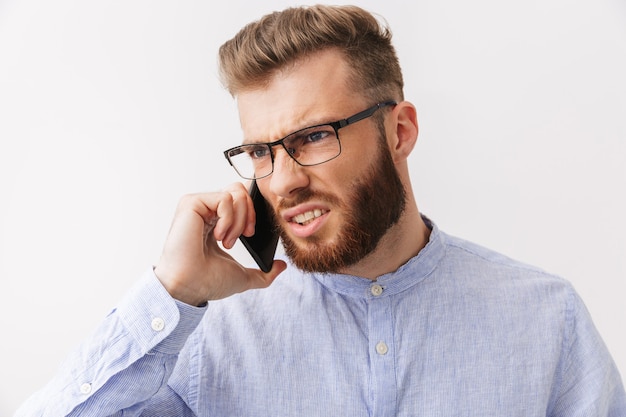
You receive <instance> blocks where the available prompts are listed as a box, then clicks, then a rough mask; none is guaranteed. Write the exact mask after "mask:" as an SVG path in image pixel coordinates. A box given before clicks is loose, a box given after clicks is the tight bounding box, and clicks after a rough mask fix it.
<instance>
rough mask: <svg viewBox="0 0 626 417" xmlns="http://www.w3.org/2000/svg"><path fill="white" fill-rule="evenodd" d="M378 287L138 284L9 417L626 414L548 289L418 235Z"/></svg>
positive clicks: (598, 353)
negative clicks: (416, 244)
mask: <svg viewBox="0 0 626 417" xmlns="http://www.w3.org/2000/svg"><path fill="white" fill-rule="evenodd" d="M432 227H433V230H432V233H431V237H430V241H429V243H428V245H427V246H426V247H425V248H424V249H423V250H422V251H421V252H420V253H419V255H418V256H416V257H415V258H413V259H411V260H410V261H409V262H408V263H406V264H405V265H403V266H402V267H400V268H399V269H398V270H397V271H395V272H393V273H390V274H387V275H384V276H381V277H380V278H379V279H378V280H377V281H376V282H372V281H369V280H366V279H362V278H357V277H353V276H346V275H334V274H303V273H301V272H299V271H298V270H296V269H295V268H293V267H291V268H289V269H288V271H287V272H285V273H283V274H282V275H280V276H279V278H278V279H277V280H276V281H275V282H274V283H273V284H272V285H271V286H270V288H268V289H264V290H254V291H248V292H245V293H242V294H239V295H236V296H233V297H230V298H228V299H226V300H222V301H217V302H210V303H209V305H208V307H206V308H195V307H190V306H187V305H184V304H182V303H179V302H176V301H175V300H173V299H172V298H171V297H170V296H169V295H168V293H167V292H166V291H165V290H164V288H163V287H162V286H161V285H160V283H159V282H158V280H157V279H156V277H154V275H153V274H152V271H149V272H148V273H147V274H146V276H145V277H144V278H143V279H142V280H141V281H140V282H139V283H138V284H137V286H135V287H134V289H133V290H132V291H131V292H130V293H129V294H128V296H127V297H126V298H125V299H124V300H123V301H122V302H121V303H120V304H119V306H118V307H117V309H116V310H114V311H113V312H112V313H111V314H110V315H109V316H108V317H107V318H106V319H105V321H104V323H103V324H102V325H101V327H100V328H99V329H98V331H97V332H96V333H95V335H94V336H93V338H91V339H90V340H88V341H86V342H85V343H84V345H83V346H81V347H80V349H79V350H78V351H77V352H76V353H75V354H73V355H72V356H71V357H70V358H69V359H68V361H67V362H66V364H65V365H64V366H63V367H62V368H61V370H60V371H59V373H58V375H57V376H56V378H55V379H54V380H53V381H51V382H50V383H49V384H48V385H47V386H46V387H45V388H44V389H43V390H41V391H40V392H38V393H37V394H35V395H34V396H33V397H32V398H31V399H30V400H29V401H28V402H27V403H25V404H24V405H23V408H22V409H21V411H18V413H17V414H16V415H17V416H29V417H33V416H54V417H59V416H66V415H68V416H81V417H86V416H112V415H114V416H155V417H156V416H158V417H167V416H203V417H204V416H211V417H217V416H220V417H224V416H246V417H253V416H293V417H296V416H324V417H328V416H359V417H362V416H376V417H384V416H389V417H391V416H428V417H439V416H442V417H443V416H458V417H470V416H476V417H486V416H494V417H496V416H497V417H503V416H507V417H512V416H519V417H522V416H523V417H529V416H563V417H575V416H586V417H591V416H611V417H625V416H626V394H625V393H624V388H623V385H622V382H621V380H620V376H619V374H618V371H617V369H616V367H615V364H614V363H613V361H612V359H611V357H610V355H609V352H608V351H607V349H606V347H605V345H604V343H603V342H602V340H601V338H600V336H599V335H598V333H597V331H596V329H595V328H594V325H593V324H592V321H591V319H590V317H589V315H588V313H587V311H586V309H585V307H584V305H583V303H582V302H581V300H580V299H579V297H578V295H577V294H576V293H575V291H574V290H573V289H572V287H571V286H570V284H569V283H568V282H566V281H564V280H563V279H561V278H558V277H555V276H553V275H550V274H547V273H545V272H543V271H541V270H539V269H536V268H533V267H530V266H527V265H524V264H521V263H518V262H516V261H513V260H511V259H508V258H506V257H504V256H502V255H499V254H497V253H494V252H492V251H489V250H486V249H484V248H482V247H479V246H477V245H474V244H471V243H468V242H466V241H463V240H460V239H457V238H454V237H451V236H449V235H446V234H444V233H442V232H441V231H439V230H438V228H437V227H436V226H434V225H433V226H432Z"/></svg>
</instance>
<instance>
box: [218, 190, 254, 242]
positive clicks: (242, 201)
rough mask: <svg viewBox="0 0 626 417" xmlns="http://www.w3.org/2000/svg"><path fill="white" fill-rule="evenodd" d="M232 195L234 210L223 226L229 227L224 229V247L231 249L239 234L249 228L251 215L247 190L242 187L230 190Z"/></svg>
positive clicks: (231, 201)
mask: <svg viewBox="0 0 626 417" xmlns="http://www.w3.org/2000/svg"><path fill="white" fill-rule="evenodd" d="M230 195H231V200H230V203H231V207H232V210H231V212H230V218H229V219H228V224H226V221H225V222H224V223H223V226H224V227H227V229H226V230H225V231H224V238H223V241H222V244H223V245H224V247H226V248H229V249H230V248H232V247H233V246H234V244H235V242H236V241H237V239H238V238H239V236H241V235H242V234H243V233H245V232H246V230H247V229H248V228H249V226H248V218H249V216H250V204H249V203H248V200H250V197H249V196H248V193H247V191H246V190H244V189H243V188H241V187H240V188H239V189H236V190H233V191H230ZM218 214H219V211H218Z"/></svg>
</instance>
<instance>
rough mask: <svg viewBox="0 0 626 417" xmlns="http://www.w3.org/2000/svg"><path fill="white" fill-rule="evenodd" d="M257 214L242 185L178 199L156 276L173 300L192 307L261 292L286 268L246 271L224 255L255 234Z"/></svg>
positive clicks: (276, 264)
mask: <svg viewBox="0 0 626 417" xmlns="http://www.w3.org/2000/svg"><path fill="white" fill-rule="evenodd" d="M255 218H256V215H255V212H254V206H253V203H252V199H251V198H250V196H249V195H248V191H247V190H246V189H245V187H244V186H243V184H240V183H236V184H233V185H232V186H231V187H229V188H228V189H226V190H225V191H223V192H214V193H204V194H190V195H187V196H184V197H183V198H181V200H180V202H179V204H178V207H177V209H176V214H175V215H174V220H173V222H172V226H171V228H170V231H169V234H168V236H167V239H166V242H165V245H164V248H163V253H162V254H161V259H160V260H159V263H158V264H157V266H156V267H155V270H154V272H155V274H156V276H157V277H158V278H159V280H160V281H161V283H162V284H163V286H164V287H165V289H166V290H167V291H168V292H169V293H170V294H171V295H172V297H174V298H176V299H177V300H180V301H182V302H184V303H187V304H190V305H200V304H203V303H204V302H206V301H208V300H216V299H220V298H225V297H228V296H230V295H233V294H235V293H239V292H243V291H246V290H249V289H252V288H265V287H267V286H269V285H270V284H271V283H272V282H273V281H274V279H275V278H276V277H277V276H278V274H280V273H281V272H282V271H284V270H285V268H286V267H287V265H286V264H285V262H283V261H278V260H277V261H275V262H274V264H273V266H272V270H271V271H270V272H268V273H264V272H262V271H261V270H259V269H253V268H245V267H243V266H242V265H241V264H239V263H238V262H237V261H235V260H234V259H233V258H232V257H231V256H230V255H228V254H227V253H226V252H225V251H224V250H222V248H220V246H219V245H218V243H217V242H222V246H223V247H224V248H226V249H230V248H232V247H233V245H234V244H235V242H236V241H237V239H238V238H239V236H240V235H242V234H243V235H245V236H252V235H253V234H254V225H255Z"/></svg>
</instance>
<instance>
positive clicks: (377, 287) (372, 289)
mask: <svg viewBox="0 0 626 417" xmlns="http://www.w3.org/2000/svg"><path fill="white" fill-rule="evenodd" d="M370 292H371V293H372V295H373V296H374V297H378V296H379V295H381V294H382V293H383V287H382V286H380V285H378V284H374V285H372V286H371V287H370Z"/></svg>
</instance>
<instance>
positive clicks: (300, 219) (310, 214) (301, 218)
mask: <svg viewBox="0 0 626 417" xmlns="http://www.w3.org/2000/svg"><path fill="white" fill-rule="evenodd" d="M324 213H325V211H322V210H320V209H315V210H311V211H307V212H306V213H302V214H298V215H297V216H294V218H293V219H292V220H293V221H294V222H296V223H300V224H305V223H307V222H309V221H311V220H313V219H315V218H317V217H319V216H321V215H322V214H324Z"/></svg>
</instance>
